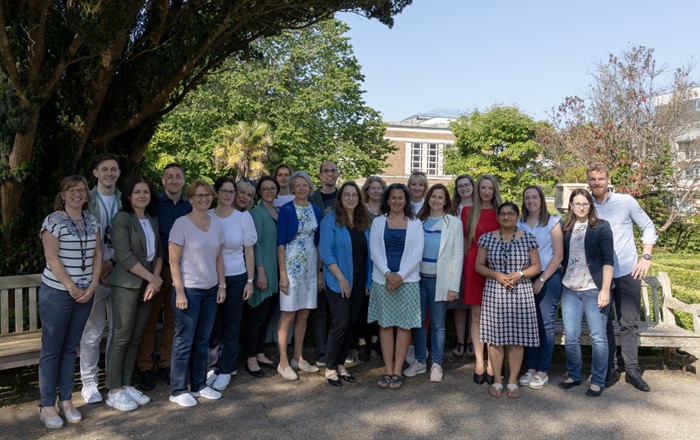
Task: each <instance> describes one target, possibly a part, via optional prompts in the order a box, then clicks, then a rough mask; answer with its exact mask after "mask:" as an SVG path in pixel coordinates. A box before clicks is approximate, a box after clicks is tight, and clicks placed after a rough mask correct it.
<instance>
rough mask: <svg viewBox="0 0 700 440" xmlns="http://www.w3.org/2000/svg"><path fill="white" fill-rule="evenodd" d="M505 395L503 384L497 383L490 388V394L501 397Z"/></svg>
mask: <svg viewBox="0 0 700 440" xmlns="http://www.w3.org/2000/svg"><path fill="white" fill-rule="evenodd" d="M502 395H503V384H502V383H495V384H493V385H491V388H489V396H491V397H496V398H499V397H501V396H502Z"/></svg>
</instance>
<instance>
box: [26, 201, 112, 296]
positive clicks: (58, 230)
mask: <svg viewBox="0 0 700 440" xmlns="http://www.w3.org/2000/svg"><path fill="white" fill-rule="evenodd" d="M80 223H81V222H80V221H78V220H71V218H70V217H68V215H66V214H64V213H63V212H60V211H56V212H54V213H52V214H50V215H49V216H47V217H46V218H45V219H44V222H43V223H42V224H41V231H39V234H40V235H41V234H42V233H43V232H44V230H47V231H49V233H50V234H51V235H53V236H54V237H56V238H57V239H58V257H59V258H60V259H61V261H62V262H63V266H64V267H65V268H66V272H68V275H69V276H70V277H71V279H72V280H73V282H75V283H77V282H78V280H80V278H82V277H83V276H84V277H85V278H86V279H87V281H88V282H91V281H92V257H93V255H94V254H95V244H96V243H97V240H96V236H97V234H98V226H97V219H96V218H95V216H94V215H92V214H90V213H89V212H88V211H83V221H82V225H80ZM79 225H80V226H82V228H81V227H80V226H79ZM83 267H85V271H83ZM41 282H43V283H44V284H46V285H47V286H49V287H53V288H55V289H60V290H68V289H67V288H66V286H64V285H63V284H62V283H61V282H60V281H58V279H57V278H56V277H55V276H54V273H53V271H52V270H51V267H50V266H49V263H48V262H47V263H46V268H45V269H44V273H42V274H41Z"/></svg>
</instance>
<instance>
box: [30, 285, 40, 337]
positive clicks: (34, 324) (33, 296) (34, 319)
mask: <svg viewBox="0 0 700 440" xmlns="http://www.w3.org/2000/svg"><path fill="white" fill-rule="evenodd" d="M38 291H39V289H38V288H36V287H30V288H29V331H35V330H38V329H39V322H38V321H39V320H38V316H39V310H38V309H37V307H38V304H37V302H38V301H37V300H38V298H37V296H38Z"/></svg>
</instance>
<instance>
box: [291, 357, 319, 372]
mask: <svg viewBox="0 0 700 440" xmlns="http://www.w3.org/2000/svg"><path fill="white" fill-rule="evenodd" d="M289 365H290V366H291V367H292V368H294V369H295V370H301V371H306V372H307V373H317V372H318V371H319V368H318V367H316V366H313V365H311V364H310V363H309V362H308V361H307V360H306V359H304V360H303V361H301V362H299V361H297V360H296V359H292V360H291V361H290V362H289Z"/></svg>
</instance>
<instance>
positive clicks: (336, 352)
mask: <svg viewBox="0 0 700 440" xmlns="http://www.w3.org/2000/svg"><path fill="white" fill-rule="evenodd" d="M362 278H363V279H362V280H358V282H356V283H355V284H354V285H353V286H352V291H351V292H352V293H351V294H350V298H343V297H342V295H341V294H340V292H334V291H332V290H330V289H327V290H326V300H327V302H328V306H329V308H330V311H331V325H330V328H329V329H328V341H327V343H326V360H327V366H328V368H329V369H337V367H338V366H341V365H343V364H344V363H345V358H346V357H347V356H348V351H349V350H350V343H351V342H352V327H353V325H354V324H355V321H357V316H358V315H359V314H360V307H361V306H362V298H363V297H364V296H365V280H364V277H362ZM360 281H361V282H360Z"/></svg>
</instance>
